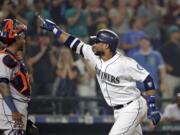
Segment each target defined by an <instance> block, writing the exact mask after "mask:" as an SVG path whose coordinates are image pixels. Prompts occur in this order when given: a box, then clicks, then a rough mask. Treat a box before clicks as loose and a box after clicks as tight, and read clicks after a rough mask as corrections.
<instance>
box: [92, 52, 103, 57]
mask: <svg viewBox="0 0 180 135" xmlns="http://www.w3.org/2000/svg"><path fill="white" fill-rule="evenodd" d="M94 54H95V55H96V56H100V57H101V56H103V55H104V52H103V51H96V52H94Z"/></svg>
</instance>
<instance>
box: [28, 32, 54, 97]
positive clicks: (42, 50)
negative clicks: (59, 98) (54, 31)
mask: <svg viewBox="0 0 180 135" xmlns="http://www.w3.org/2000/svg"><path fill="white" fill-rule="evenodd" d="M38 38H39V44H38V45H28V46H27V48H26V49H27V56H28V62H29V64H30V65H32V67H33V79H34V83H33V89H34V90H33V94H34V95H35V96H39V95H52V85H53V81H54V69H53V66H52V64H51V61H50V55H49V51H50V46H49V45H50V44H51V38H50V36H49V35H48V34H47V33H40V34H39V37H38Z"/></svg>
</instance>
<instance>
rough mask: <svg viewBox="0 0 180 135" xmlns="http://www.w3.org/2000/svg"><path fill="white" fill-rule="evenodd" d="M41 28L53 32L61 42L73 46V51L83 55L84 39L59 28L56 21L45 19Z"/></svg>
mask: <svg viewBox="0 0 180 135" xmlns="http://www.w3.org/2000/svg"><path fill="white" fill-rule="evenodd" d="M41 28H43V29H45V30H48V31H51V32H53V33H54V35H55V36H56V38H57V39H58V41H59V42H61V43H63V44H64V45H65V46H67V47H69V48H71V49H72V51H74V52H76V53H78V54H81V55H82V47H83V43H82V41H80V40H79V39H78V38H76V37H74V36H72V35H69V34H68V33H66V32H64V31H63V30H62V29H61V28H58V27H57V25H56V24H55V23H54V22H52V21H50V20H48V19H45V20H44V23H43V25H42V26H41Z"/></svg>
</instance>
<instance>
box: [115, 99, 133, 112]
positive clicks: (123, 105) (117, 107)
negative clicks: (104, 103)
mask: <svg viewBox="0 0 180 135" xmlns="http://www.w3.org/2000/svg"><path fill="white" fill-rule="evenodd" d="M132 102H133V101H130V102H128V103H126V104H121V105H116V106H113V109H114V110H117V109H121V108H123V107H125V106H127V105H128V104H130V103H132Z"/></svg>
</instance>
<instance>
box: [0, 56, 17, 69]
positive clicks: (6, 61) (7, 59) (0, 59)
mask: <svg viewBox="0 0 180 135" xmlns="http://www.w3.org/2000/svg"><path fill="white" fill-rule="evenodd" d="M0 63H1V64H3V65H5V66H6V67H8V68H14V67H16V65H17V61H16V60H15V59H14V58H13V57H12V56H11V55H9V54H6V53H0Z"/></svg>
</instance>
